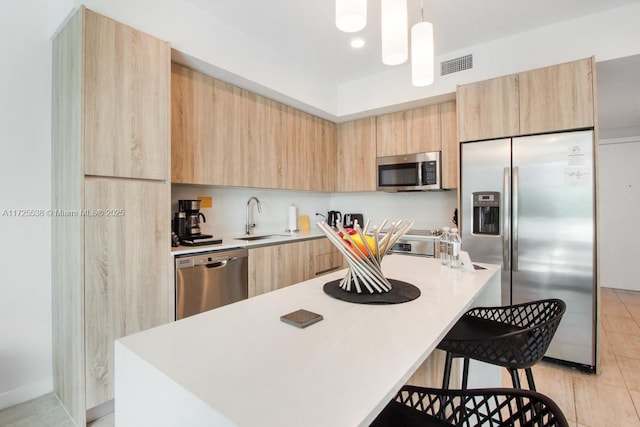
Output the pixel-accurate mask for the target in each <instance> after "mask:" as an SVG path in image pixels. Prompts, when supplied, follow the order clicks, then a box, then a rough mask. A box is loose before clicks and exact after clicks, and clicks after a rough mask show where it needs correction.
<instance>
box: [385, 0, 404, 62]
mask: <svg viewBox="0 0 640 427" xmlns="http://www.w3.org/2000/svg"><path fill="white" fill-rule="evenodd" d="M381 6H382V11H381V13H382V22H381V28H380V31H381V33H382V62H383V63H385V64H387V65H398V64H402V63H403V62H405V61H406V60H407V58H408V56H409V41H408V37H407V28H408V27H407V25H408V24H407V0H382V3H381Z"/></svg>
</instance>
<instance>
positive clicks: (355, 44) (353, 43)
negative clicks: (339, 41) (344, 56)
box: [351, 37, 364, 49]
mask: <svg viewBox="0 0 640 427" xmlns="http://www.w3.org/2000/svg"><path fill="white" fill-rule="evenodd" d="M362 46H364V39H361V38H360V37H358V38H355V39H352V40H351V47H353V48H355V49H360V48H361V47H362Z"/></svg>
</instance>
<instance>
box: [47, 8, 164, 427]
mask: <svg viewBox="0 0 640 427" xmlns="http://www.w3.org/2000/svg"><path fill="white" fill-rule="evenodd" d="M52 60H53V77H52V78H53V83H52V86H53V87H52V98H53V105H52V110H53V117H52V126H53V128H52V210H51V216H52V253H53V255H52V256H53V259H52V287H53V288H52V298H53V363H54V366H53V371H54V372H53V374H54V388H55V392H56V394H57V395H58V397H59V398H60V400H61V401H62V403H63V404H64V406H65V407H66V408H67V410H68V411H69V413H70V415H71V416H72V418H73V419H74V421H75V422H76V423H77V424H78V425H85V423H86V420H87V416H89V417H90V418H91V417H92V415H91V414H92V411H93V413H96V414H97V415H99V412H100V410H101V408H102V409H103V410H104V408H105V406H107V407H108V406H109V405H110V403H109V402H110V401H111V399H113V390H114V384H113V377H114V372H113V370H114V360H113V358H114V355H113V341H114V340H115V339H117V338H119V337H122V336H124V335H128V334H131V333H134V332H137V331H141V330H144V329H147V328H150V327H153V326H157V325H160V324H163V323H167V322H169V321H171V320H172V317H171V313H172V312H173V287H172V280H171V272H170V263H169V255H168V253H169V250H168V248H169V247H170V225H169V218H170V212H169V209H170V183H169V170H170V165H169V150H170V133H169V128H170V84H171V83H170V75H171V72H170V48H169V44H168V43H166V42H163V41H160V40H157V39H155V38H153V37H151V36H149V35H147V34H144V33H141V32H140V31H137V30H135V29H133V28H130V27H127V26H125V25H122V24H120V23H118V22H115V21H113V20H111V19H108V18H106V17H104V16H101V15H98V14H96V13H94V12H92V11H90V10H87V9H86V8H84V7H81V8H80V9H79V10H78V11H77V13H75V15H73V16H72V17H71V18H70V19H69V20H68V21H67V22H66V24H65V25H64V27H63V28H62V29H61V30H60V31H59V32H58V33H57V34H56V36H55V38H54V40H53V59H52ZM107 410H108V409H107ZM87 411H89V412H87ZM88 413H89V415H87V414H88Z"/></svg>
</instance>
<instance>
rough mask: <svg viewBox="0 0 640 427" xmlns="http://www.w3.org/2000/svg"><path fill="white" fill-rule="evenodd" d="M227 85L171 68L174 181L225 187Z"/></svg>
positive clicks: (172, 169)
mask: <svg viewBox="0 0 640 427" xmlns="http://www.w3.org/2000/svg"><path fill="white" fill-rule="evenodd" d="M227 90H228V89H227V87H226V85H225V83H223V82H221V81H219V80H216V79H213V78H211V77H208V76H205V75H204V74H201V73H196V72H195V71H193V70H191V69H189V68H186V67H183V66H180V65H177V64H172V66H171V140H172V141H174V143H172V144H171V181H172V182H175V183H191V184H208V183H218V184H222V183H223V180H224V171H223V165H224V145H223V142H224V131H225V128H224V126H222V125H221V123H224V122H225V116H224V113H225V110H224V106H225V93H226V91H227Z"/></svg>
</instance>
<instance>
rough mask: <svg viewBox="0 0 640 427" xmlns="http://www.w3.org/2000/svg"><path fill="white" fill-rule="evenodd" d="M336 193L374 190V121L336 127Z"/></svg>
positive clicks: (362, 121) (361, 120)
mask: <svg viewBox="0 0 640 427" xmlns="http://www.w3.org/2000/svg"><path fill="white" fill-rule="evenodd" d="M337 157H338V161H337V171H338V173H337V176H338V182H337V186H336V188H337V190H338V191H375V190H376V180H377V172H376V118H375V117H368V118H366V119H360V120H354V121H351V122H346V123H340V124H338V155H337Z"/></svg>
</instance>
